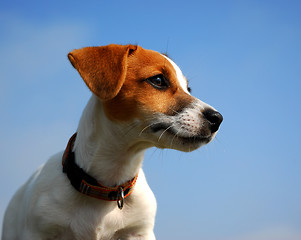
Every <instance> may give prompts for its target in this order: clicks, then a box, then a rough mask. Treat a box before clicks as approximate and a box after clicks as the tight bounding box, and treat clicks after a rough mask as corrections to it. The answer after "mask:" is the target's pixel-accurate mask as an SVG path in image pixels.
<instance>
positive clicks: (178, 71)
mask: <svg viewBox="0 0 301 240" xmlns="http://www.w3.org/2000/svg"><path fill="white" fill-rule="evenodd" d="M162 56H163V57H165V58H166V59H167V60H168V61H169V62H170V63H171V65H172V66H173V68H174V69H175V71H176V74H177V78H178V81H179V83H180V85H181V87H182V89H183V90H184V91H185V92H186V93H188V94H190V93H189V92H188V81H187V79H186V78H185V77H184V75H183V73H182V71H181V69H180V68H179V67H178V65H177V64H175V62H174V61H173V60H171V59H170V58H169V57H167V56H165V55H162Z"/></svg>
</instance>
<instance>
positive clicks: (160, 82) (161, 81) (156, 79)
mask: <svg viewBox="0 0 301 240" xmlns="http://www.w3.org/2000/svg"><path fill="white" fill-rule="evenodd" d="M146 81H147V82H148V83H149V84H150V85H152V86H153V87H154V88H157V89H166V88H168V87H169V82H168V80H167V79H166V78H165V77H164V76H163V75H162V74H159V75H156V76H153V77H150V78H148V79H146Z"/></svg>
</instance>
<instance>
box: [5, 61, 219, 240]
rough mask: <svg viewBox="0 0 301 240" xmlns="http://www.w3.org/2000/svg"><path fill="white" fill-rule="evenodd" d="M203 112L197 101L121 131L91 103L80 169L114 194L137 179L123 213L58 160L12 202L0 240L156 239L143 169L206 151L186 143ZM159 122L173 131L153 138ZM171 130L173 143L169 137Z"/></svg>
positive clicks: (81, 138)
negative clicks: (179, 153) (78, 184)
mask: <svg viewBox="0 0 301 240" xmlns="http://www.w3.org/2000/svg"><path fill="white" fill-rule="evenodd" d="M167 59H168V58H167ZM168 61H170V62H171V64H172V65H173V66H174V68H175V70H176V72H177V75H178V80H179V84H180V85H181V87H182V88H183V89H184V91H185V92H186V93H187V94H189V93H188V91H187V81H186V80H185V78H184V77H183V74H182V72H181V70H180V69H179V67H177V66H176V65H175V63H173V62H172V61H171V60H170V59H168ZM192 98H193V97H192ZM205 107H209V106H208V105H206V104H205V103H203V102H201V101H200V100H198V99H196V98H193V103H192V104H190V105H189V106H187V107H186V108H185V109H184V110H183V111H182V112H181V113H180V114H176V115H175V116H167V115H164V114H162V113H158V114H155V115H154V116H152V117H151V118H149V119H154V120H153V122H147V119H144V120H143V119H142V120H138V119H136V120H134V122H128V123H123V124H120V123H118V124H117V123H114V122H112V121H110V120H109V118H108V117H107V116H106V114H105V113H104V110H103V105H102V102H101V101H100V100H99V99H98V98H97V97H96V96H94V95H92V97H91V99H90V101H89V102H88V104H87V106H86V108H85V110H84V112H83V114H82V117H81V120H80V123H79V126H78V130H77V138H76V141H75V146H74V150H75V157H76V162H77V164H78V165H79V166H80V167H81V168H83V169H84V170H85V171H86V172H87V173H89V174H90V175H91V176H93V177H94V178H96V179H97V180H98V181H100V182H101V183H102V184H104V185H106V186H109V187H110V186H115V185H119V184H122V183H124V182H126V181H128V180H129V179H132V178H133V177H134V176H135V175H136V174H137V172H138V171H139V176H138V180H137V183H136V186H135V188H134V191H133V193H132V194H131V195H130V196H129V197H128V198H126V199H125V206H124V208H123V209H122V210H119V209H118V207H117V204H116V202H109V201H103V200H98V199H94V198H91V197H88V196H85V195H83V194H81V193H78V192H77V191H76V190H75V189H74V188H73V187H72V186H71V184H70V182H69V180H68V178H67V176H66V174H64V173H62V164H61V158H62V154H63V153H62V152H61V153H58V154H56V155H54V156H52V157H51V158H50V159H49V161H48V162H47V163H46V164H45V165H44V166H42V167H41V168H40V169H39V170H37V172H36V173H35V174H33V176H32V177H31V178H30V179H29V180H28V182H27V183H25V184H24V185H23V186H22V187H21V188H20V190H19V191H18V192H17V193H16V194H15V196H14V197H13V199H12V200H11V202H10V204H9V206H8V208H7V211H6V214H5V219H4V226H3V235H2V240H18V239H22V240H38V239H39V240H40V239H43V240H54V239H55V240H58V239H62V240H69V239H70V240H71V239H72V240H73V239H76V240H87V239H89V240H100V239H101V240H113V239H114V240H117V239H132V240H134V239H145V240H151V239H155V236H154V233H153V228H154V221H155V214H156V200H155V197H154V195H153V193H152V191H151V189H150V188H149V186H148V184H147V182H146V179H145V176H144V173H143V170H142V169H141V165H142V161H143V155H144V151H145V150H146V149H147V148H149V147H152V146H157V147H160V148H174V149H178V150H183V151H191V150H193V149H196V148H198V147H199V146H200V145H201V144H202V143H200V142H191V143H189V144H185V143H184V141H183V140H182V137H184V138H185V137H193V136H194V135H195V134H196V133H197V132H198V131H199V130H200V129H201V128H205V127H206V126H205V125H204V124H203V121H204V119H202V117H200V112H201V111H202V110H203V109H204V108H205ZM158 122H164V123H167V124H169V127H167V128H166V129H163V130H160V131H158V132H154V131H152V130H151V127H152V126H153V125H154V124H156V123H158ZM188 122H189V123H188ZM171 129H172V130H173V131H174V132H175V134H174V135H171V133H170V132H169V130H171ZM206 137H208V139H209V138H210V140H211V139H212V138H213V136H206ZM66 142H67V139H66Z"/></svg>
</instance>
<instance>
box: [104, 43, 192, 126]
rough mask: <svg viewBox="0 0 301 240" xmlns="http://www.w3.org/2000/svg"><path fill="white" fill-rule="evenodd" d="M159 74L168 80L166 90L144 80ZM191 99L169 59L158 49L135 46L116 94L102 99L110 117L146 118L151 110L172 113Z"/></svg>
mask: <svg viewBox="0 0 301 240" xmlns="http://www.w3.org/2000/svg"><path fill="white" fill-rule="evenodd" d="M158 74H163V75H164V76H165V77H166V78H168V79H169V81H170V86H169V88H167V89H166V90H158V89H155V88H154V87H153V86H151V85H150V84H149V83H148V82H146V81H145V80H146V79H147V78H149V77H152V76H155V75H158ZM191 101H192V97H191V96H190V95H189V94H187V93H185V92H184V90H183V89H182V88H181V87H180V84H179V82H178V79H177V76H176V71H175V69H174V68H173V66H172V65H171V63H170V62H169V61H168V60H167V59H166V58H165V57H163V56H162V55H161V54H159V53H158V52H155V51H152V50H145V49H143V48H141V47H138V48H137V50H136V51H135V52H133V53H132V54H131V55H130V56H129V57H128V60H127V74H126V77H125V81H124V84H123V86H122V88H121V90H120V91H119V93H118V95H117V96H116V97H115V98H113V99H110V100H108V101H105V102H104V103H103V105H104V109H105V112H106V114H107V116H108V117H109V118H110V119H111V120H115V121H129V120H131V119H133V118H139V119H145V118H146V117H147V116H148V117H149V118H150V117H151V116H152V114H153V113H164V114H168V115H174V114H175V113H176V112H178V111H180V110H181V109H182V108H184V107H185V106H187V105H188V104H189V103H190V102H191Z"/></svg>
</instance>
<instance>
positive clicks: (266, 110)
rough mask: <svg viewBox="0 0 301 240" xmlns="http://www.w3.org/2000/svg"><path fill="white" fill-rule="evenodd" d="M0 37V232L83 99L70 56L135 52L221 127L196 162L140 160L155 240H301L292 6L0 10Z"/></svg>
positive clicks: (127, 4) (300, 112) (299, 57)
mask: <svg viewBox="0 0 301 240" xmlns="http://www.w3.org/2000/svg"><path fill="white" fill-rule="evenodd" d="M0 32H1V36H0V53H1V54H0V116H1V118H0V123H1V124H0V133H1V134H0V152H1V158H0V161H1V164H2V167H1V170H0V182H1V193H0V224H1V222H2V218H3V214H4V211H5V208H6V206H7V204H8V201H9V199H10V198H11V197H12V195H13V193H14V192H15V191H16V190H17V189H18V187H19V186H20V185H21V184H22V183H23V182H24V181H26V179H27V178H28V177H29V176H30V174H31V173H32V172H33V171H34V170H35V169H36V168H37V167H38V166H39V165H40V164H42V163H43V162H45V161H46V160H47V158H48V157H49V156H50V155H52V154H54V153H56V152H58V151H61V150H62V149H63V148H64V147H65V145H66V142H67V140H68V138H69V137H70V136H71V135H72V134H73V132H74V131H75V130H76V128H77V124H78V121H79V118H80V115H81V112H82V110H83V108H84V106H85V104H86V103H87V100H88V99H89V97H90V92H89V90H88V89H87V88H86V86H85V84H84V83H83V81H82V80H81V79H80V77H79V75H78V74H77V73H76V71H75V70H74V69H73V68H72V66H71V65H70V63H69V62H68V60H67V57H66V55H67V53H68V52H69V51H71V50H73V49H75V48H81V47H84V46H97V45H106V44H109V43H121V44H127V43H134V44H139V45H141V46H143V47H145V48H148V49H154V50H157V51H160V52H166V51H167V52H168V54H169V56H171V57H172V58H173V60H174V61H175V62H176V63H177V64H178V65H179V66H180V67H181V69H182V71H183V73H184V74H185V75H186V76H187V78H188V79H189V81H190V86H191V88H192V93H193V95H195V96H197V97H198V98H200V99H201V100H203V101H205V102H207V103H208V104H210V105H212V106H214V107H215V108H217V109H218V110H219V111H220V112H221V113H222V114H223V116H224V122H223V123H222V125H221V129H220V131H219V133H218V135H217V138H216V139H215V140H214V141H213V142H212V143H210V144H209V145H207V146H205V147H203V148H201V149H200V150H197V151H195V152H192V153H189V154H187V153H180V152H177V151H173V150H163V151H162V150H156V149H150V150H149V151H148V152H147V154H146V156H145V161H144V170H145V173H146V176H147V179H148V182H149V184H150V186H151V188H152V189H153V191H154V193H155V195H156V197H157V201H158V214H157V219H156V227H155V232H156V235H157V238H158V239H167V240H168V239H173V240H178V239H179V240H180V239H205V240H254V239H256V240H300V239H301V174H300V173H301V157H300V156H301V140H300V137H301V127H300V123H301V106H300V105H301V104H300V103H301V2H300V1H290V0H287V1H277V0H275V1H257V0H253V1H214V0H213V1H191V0H187V1H148V2H146V1H145V2H142V1H131V0H129V1H101V0H99V1H89V2H87V1H86V2H84V1H81V2H75V1H64V2H62V1H57V0H54V1H51V2H49V3H45V1H32V0H28V1H15V0H12V1H2V2H1V3H0Z"/></svg>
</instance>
